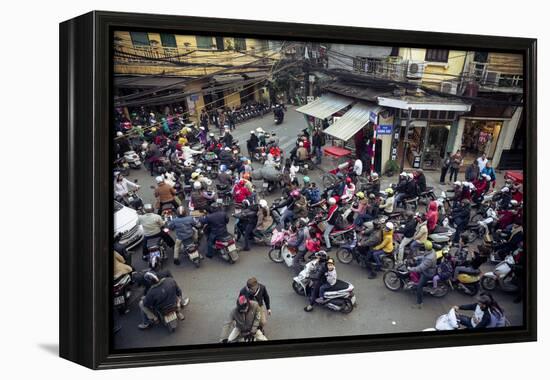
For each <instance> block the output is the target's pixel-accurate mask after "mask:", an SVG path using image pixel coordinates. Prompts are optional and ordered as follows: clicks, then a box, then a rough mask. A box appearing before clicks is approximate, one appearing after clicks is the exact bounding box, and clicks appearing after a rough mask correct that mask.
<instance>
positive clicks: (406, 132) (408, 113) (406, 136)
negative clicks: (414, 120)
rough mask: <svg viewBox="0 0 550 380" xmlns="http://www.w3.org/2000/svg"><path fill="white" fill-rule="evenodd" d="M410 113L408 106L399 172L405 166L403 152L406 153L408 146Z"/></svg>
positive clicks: (410, 109)
mask: <svg viewBox="0 0 550 380" xmlns="http://www.w3.org/2000/svg"><path fill="white" fill-rule="evenodd" d="M411 115H412V108H410V107H409V109H408V110H407V126H406V127H405V137H404V140H403V153H402V154H401V166H400V169H399V172H400V173H402V172H403V168H405V154H407V148H408V146H409V128H410V126H411Z"/></svg>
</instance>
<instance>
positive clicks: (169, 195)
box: [155, 183, 176, 203]
mask: <svg viewBox="0 0 550 380" xmlns="http://www.w3.org/2000/svg"><path fill="white" fill-rule="evenodd" d="M174 195H176V190H174V188H173V187H172V186H170V185H168V184H166V183H161V184H160V185H158V187H157V188H156V189H155V197H156V198H158V199H159V200H160V201H161V202H162V203H164V202H171V201H173V200H174Z"/></svg>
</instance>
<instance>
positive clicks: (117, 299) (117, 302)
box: [115, 296, 124, 306]
mask: <svg viewBox="0 0 550 380" xmlns="http://www.w3.org/2000/svg"><path fill="white" fill-rule="evenodd" d="M123 303H124V296H118V297H115V306H118V305H122V304H123Z"/></svg>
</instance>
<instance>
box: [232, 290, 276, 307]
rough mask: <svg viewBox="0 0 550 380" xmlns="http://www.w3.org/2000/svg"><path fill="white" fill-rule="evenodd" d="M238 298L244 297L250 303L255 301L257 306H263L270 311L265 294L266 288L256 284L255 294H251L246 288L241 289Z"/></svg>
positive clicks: (268, 301)
mask: <svg viewBox="0 0 550 380" xmlns="http://www.w3.org/2000/svg"><path fill="white" fill-rule="evenodd" d="M239 296H245V297H246V298H248V299H249V300H250V301H256V302H257V303H258V305H259V306H263V305H264V304H265V308H266V309H267V310H269V309H271V302H270V299H269V294H268V293H267V288H266V287H265V285H263V284H258V289H256V291H255V292H252V291H251V290H250V289H249V288H248V287H247V286H245V287H244V288H242V289H241V291H240V292H239Z"/></svg>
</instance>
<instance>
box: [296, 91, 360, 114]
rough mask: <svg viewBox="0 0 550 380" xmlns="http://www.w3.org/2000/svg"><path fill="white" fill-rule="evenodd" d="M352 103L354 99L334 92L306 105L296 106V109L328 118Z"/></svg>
mask: <svg viewBox="0 0 550 380" xmlns="http://www.w3.org/2000/svg"><path fill="white" fill-rule="evenodd" d="M351 103H353V99H350V98H346V97H343V96H339V95H334V94H326V95H323V96H321V97H320V98H319V99H317V100H315V101H313V102H311V103H309V104H306V105H305V106H302V107H300V108H296V111H298V112H301V113H304V114H306V115H309V116H313V117H316V118H318V119H326V118H327V117H329V116H331V115H333V114H335V113H336V112H338V111H340V110H341V109H342V108H345V107H347V106H349V105H350V104H351Z"/></svg>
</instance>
